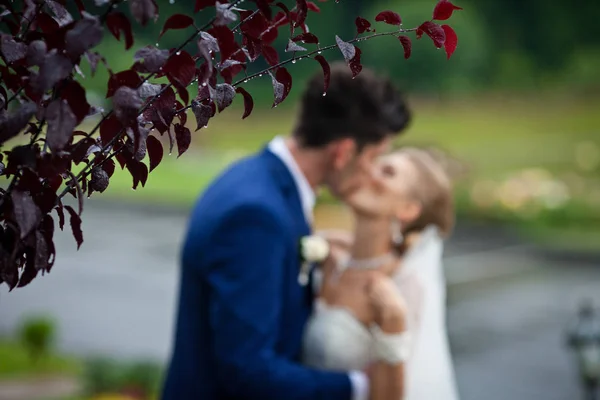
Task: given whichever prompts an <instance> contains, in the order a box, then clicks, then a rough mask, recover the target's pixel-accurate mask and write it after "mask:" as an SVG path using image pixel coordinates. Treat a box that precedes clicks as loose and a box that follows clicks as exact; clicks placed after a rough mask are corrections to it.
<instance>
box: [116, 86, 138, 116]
mask: <svg viewBox="0 0 600 400" xmlns="http://www.w3.org/2000/svg"><path fill="white" fill-rule="evenodd" d="M142 104H143V102H142V99H141V98H140V96H139V95H138V92H137V90H136V89H132V88H129V87H127V86H121V87H120V88H118V89H117V91H116V92H115V94H114V96H113V110H114V111H115V115H116V116H117V119H119V121H121V123H122V124H123V125H125V126H128V125H131V124H133V122H135V121H136V118H137V114H138V110H139V109H140V107H142Z"/></svg>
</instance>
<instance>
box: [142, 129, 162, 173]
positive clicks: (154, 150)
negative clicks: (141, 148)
mask: <svg viewBox="0 0 600 400" xmlns="http://www.w3.org/2000/svg"><path fill="white" fill-rule="evenodd" d="M146 148H147V149H148V158H149V159H150V171H149V172H152V171H153V170H154V168H156V167H158V165H159V164H160V162H161V161H162V158H163V146H162V143H160V140H158V139H157V138H156V137H154V136H152V135H150V136H148V138H147V139H146Z"/></svg>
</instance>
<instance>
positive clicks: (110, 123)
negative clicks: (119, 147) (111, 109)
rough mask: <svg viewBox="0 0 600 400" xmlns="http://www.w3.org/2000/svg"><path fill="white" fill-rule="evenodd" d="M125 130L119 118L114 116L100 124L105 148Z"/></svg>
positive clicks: (101, 137)
mask: <svg viewBox="0 0 600 400" xmlns="http://www.w3.org/2000/svg"><path fill="white" fill-rule="evenodd" d="M122 129H123V125H121V123H120V122H119V120H118V119H117V116H116V115H114V114H112V115H111V116H110V117H108V118H106V119H105V120H104V121H103V122H102V123H101V124H100V139H102V144H103V145H104V146H106V145H108V143H110V141H111V140H113V139H114V138H115V136H117V135H118V134H119V132H121V130H122Z"/></svg>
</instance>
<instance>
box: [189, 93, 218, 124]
mask: <svg viewBox="0 0 600 400" xmlns="http://www.w3.org/2000/svg"><path fill="white" fill-rule="evenodd" d="M211 106H212V107H211ZM213 107H214V103H212V102H211V103H210V105H207V104H203V103H201V102H200V101H198V100H192V112H193V113H194V117H196V130H198V129H201V128H205V127H207V126H208V121H209V120H210V119H211V118H212V117H213V115H214V111H213Z"/></svg>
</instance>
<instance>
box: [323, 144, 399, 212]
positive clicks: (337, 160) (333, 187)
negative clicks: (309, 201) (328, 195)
mask: <svg viewBox="0 0 600 400" xmlns="http://www.w3.org/2000/svg"><path fill="white" fill-rule="evenodd" d="M390 147H391V138H386V139H384V140H383V141H381V142H379V143H375V144H368V145H366V146H364V147H363V148H362V150H361V151H360V152H357V147H356V143H355V142H354V141H353V140H352V139H345V140H344V141H342V142H341V143H340V144H339V146H338V147H337V148H336V151H335V153H334V156H333V157H332V161H333V162H332V166H331V173H330V174H329V176H328V178H327V186H328V187H329V190H330V191H331V192H332V194H333V195H334V196H336V197H337V198H339V199H341V200H344V199H346V198H347V197H348V196H350V195H352V194H353V193H354V192H355V191H356V190H358V189H360V188H361V187H362V186H363V185H365V184H367V183H368V182H369V181H370V180H371V179H372V178H373V171H374V168H375V162H376V160H377V159H378V157H379V156H381V155H382V154H384V153H386V152H388V151H389V149H390Z"/></svg>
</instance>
